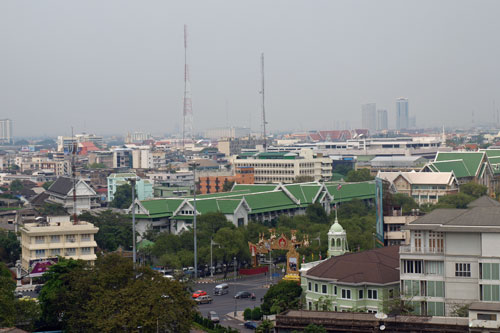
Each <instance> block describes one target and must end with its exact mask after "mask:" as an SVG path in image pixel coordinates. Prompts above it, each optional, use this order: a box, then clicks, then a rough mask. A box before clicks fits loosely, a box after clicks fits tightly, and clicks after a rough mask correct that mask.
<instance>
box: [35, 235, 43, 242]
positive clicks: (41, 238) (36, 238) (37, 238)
mask: <svg viewBox="0 0 500 333" xmlns="http://www.w3.org/2000/svg"><path fill="white" fill-rule="evenodd" d="M35 243H36V244H43V243H45V236H36V237H35Z"/></svg>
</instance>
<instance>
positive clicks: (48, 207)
mask: <svg viewBox="0 0 500 333" xmlns="http://www.w3.org/2000/svg"><path fill="white" fill-rule="evenodd" d="M37 210H38V212H39V213H40V214H41V215H45V216H47V215H48V216H62V215H68V211H67V210H66V208H64V207H63V205H61V204H57V203H48V202H44V203H43V205H42V206H41V207H40V208H38V209H37Z"/></svg>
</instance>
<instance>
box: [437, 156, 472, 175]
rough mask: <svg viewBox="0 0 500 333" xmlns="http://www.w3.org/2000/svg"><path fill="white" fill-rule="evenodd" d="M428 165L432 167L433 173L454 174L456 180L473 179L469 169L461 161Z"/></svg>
mask: <svg viewBox="0 0 500 333" xmlns="http://www.w3.org/2000/svg"><path fill="white" fill-rule="evenodd" d="M430 165H432V166H433V169H435V170H434V171H435V172H451V171H453V173H454V174H455V177H457V178H464V177H473V176H474V175H472V174H471V173H470V172H469V169H468V168H467V166H466V165H465V163H464V161H463V160H456V161H442V162H432V163H431V164H430Z"/></svg>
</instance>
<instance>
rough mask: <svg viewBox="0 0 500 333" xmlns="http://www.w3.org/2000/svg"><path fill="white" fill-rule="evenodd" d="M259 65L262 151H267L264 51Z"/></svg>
mask: <svg viewBox="0 0 500 333" xmlns="http://www.w3.org/2000/svg"><path fill="white" fill-rule="evenodd" d="M260 66H261V69H260V70H261V75H262V88H261V91H260V93H261V95H262V136H263V139H264V144H263V146H264V151H265V152H266V151H267V133H266V124H267V122H266V104H265V93H264V53H262V54H261V55H260Z"/></svg>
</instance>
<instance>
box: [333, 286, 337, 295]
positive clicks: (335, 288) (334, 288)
mask: <svg viewBox="0 0 500 333" xmlns="http://www.w3.org/2000/svg"><path fill="white" fill-rule="evenodd" d="M333 294H334V295H337V286H335V287H333Z"/></svg>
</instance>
